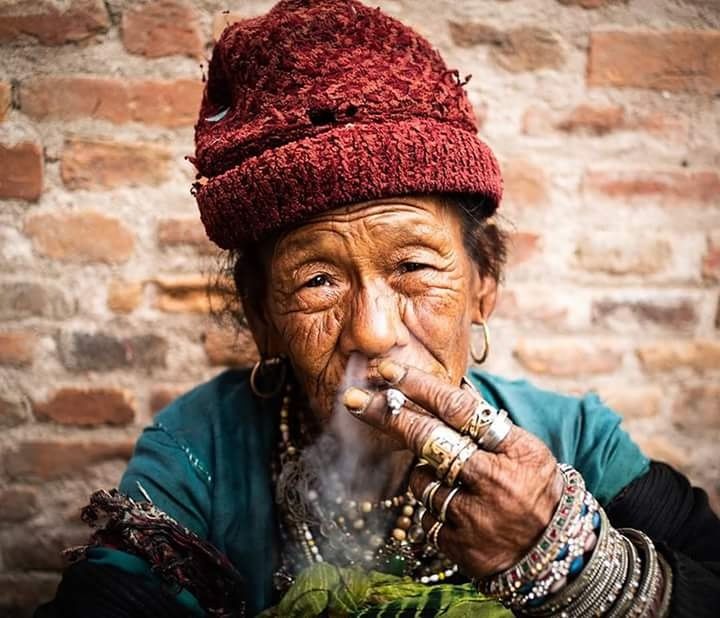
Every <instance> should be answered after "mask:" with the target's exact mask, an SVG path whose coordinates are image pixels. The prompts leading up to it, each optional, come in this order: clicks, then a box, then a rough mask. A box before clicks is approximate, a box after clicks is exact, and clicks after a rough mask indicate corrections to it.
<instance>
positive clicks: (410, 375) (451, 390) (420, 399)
mask: <svg viewBox="0 0 720 618" xmlns="http://www.w3.org/2000/svg"><path fill="white" fill-rule="evenodd" d="M378 371H379V372H380V374H381V375H382V376H383V378H385V379H386V380H387V381H388V382H390V383H391V384H392V385H393V387H394V388H397V389H400V390H402V393H403V394H404V395H406V396H407V397H409V398H410V399H411V400H412V401H413V402H414V403H415V404H417V405H418V406H420V407H421V408H422V409H425V410H428V411H429V412H430V413H432V414H434V415H435V416H437V417H438V418H440V419H442V420H443V421H444V422H445V423H447V424H448V425H450V426H451V427H453V428H454V429H457V430H460V429H462V428H463V427H465V425H466V423H467V422H468V421H469V420H470V419H471V418H472V417H474V416H475V415H476V414H478V413H484V414H486V415H487V416H488V417H490V418H492V415H493V414H495V413H496V412H497V410H496V409H495V408H494V407H493V406H491V405H490V404H489V403H487V402H486V401H485V400H484V399H483V398H482V395H480V393H478V391H477V390H476V389H475V388H474V386H472V384H470V383H469V382H466V383H464V384H462V385H461V386H459V387H456V386H453V385H452V384H448V383H447V382H444V381H443V380H441V379H439V378H437V377H436V376H433V375H430V374H428V373H425V372H424V371H421V370H420V369H417V368H415V367H409V366H404V365H401V364H400V363H397V362H395V361H391V360H385V361H383V362H382V363H380V366H379V367H378ZM510 433H512V431H511V432H510ZM509 438H510V434H508V435H507V436H506V439H504V440H502V441H501V442H500V444H498V445H497V446H496V447H495V448H493V452H496V453H505V452H507V449H508V447H509V445H510V444H511V443H512V441H511V440H509Z"/></svg>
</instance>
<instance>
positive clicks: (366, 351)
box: [341, 283, 410, 358]
mask: <svg viewBox="0 0 720 618" xmlns="http://www.w3.org/2000/svg"><path fill="white" fill-rule="evenodd" d="M400 303H401V299H400V298H399V296H398V295H397V294H396V293H394V292H393V290H391V289H390V288H389V287H388V286H387V285H384V284H382V283H370V284H365V285H364V286H363V287H362V288H361V289H360V290H358V293H357V294H356V295H355V297H354V298H353V300H352V302H351V309H350V311H349V313H348V315H347V316H346V323H345V327H344V328H343V332H342V336H341V348H342V350H343V352H344V353H345V354H348V355H349V354H351V353H353V352H356V353H360V354H362V355H363V356H366V357H367V358H377V357H382V356H383V355H386V354H387V353H388V352H390V350H392V348H394V347H396V346H404V345H407V343H408V340H409V338H410V333H409V332H408V329H407V327H406V326H405V323H404V322H403V320H402V315H401V305H400Z"/></svg>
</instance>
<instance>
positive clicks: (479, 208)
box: [216, 193, 508, 326]
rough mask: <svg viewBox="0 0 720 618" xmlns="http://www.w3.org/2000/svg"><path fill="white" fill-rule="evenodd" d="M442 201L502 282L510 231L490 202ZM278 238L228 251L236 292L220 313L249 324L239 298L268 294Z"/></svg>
mask: <svg viewBox="0 0 720 618" xmlns="http://www.w3.org/2000/svg"><path fill="white" fill-rule="evenodd" d="M436 197H437V198H438V199H439V200H440V202H441V203H442V204H443V205H445V206H447V207H449V208H454V209H456V210H457V212H458V213H459V214H460V219H461V224H462V228H463V243H464V245H465V250H466V251H467V252H468V254H469V255H470V258H471V259H472V260H473V261H474V262H475V263H476V264H477V266H478V269H479V270H480V273H481V274H482V275H484V276H490V277H492V278H493V279H495V280H496V281H498V282H500V281H501V280H502V276H503V269H504V266H505V261H506V259H507V251H508V233H507V232H506V231H505V230H503V229H502V228H501V227H500V226H499V225H498V223H497V221H496V219H495V217H490V216H489V214H488V213H489V205H488V204H487V201H486V200H485V199H484V198H483V197H482V196H480V195H476V194H464V193H440V194H437V195H436ZM276 238H277V235H276V236H273V237H271V238H266V239H264V240H262V241H259V242H256V243H252V244H249V245H246V246H245V247H243V248H242V249H232V250H230V251H228V252H227V254H226V256H225V260H224V263H223V264H222V266H221V272H220V278H222V279H230V280H231V281H232V283H233V285H234V287H235V290H234V294H233V295H231V297H230V298H228V299H227V303H226V306H224V307H223V308H222V309H221V310H220V311H216V313H219V314H221V315H222V314H228V313H229V314H230V315H231V316H232V317H233V318H235V320H236V321H237V322H238V323H239V324H240V325H241V326H247V323H246V321H245V317H244V315H243V311H242V307H241V305H240V302H239V301H245V302H250V303H257V302H259V301H260V299H262V298H264V295H265V292H266V290H265V278H264V269H265V259H266V258H267V256H268V255H269V249H270V247H272V246H273V245H274V242H275V240H276Z"/></svg>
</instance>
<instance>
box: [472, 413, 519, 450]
mask: <svg viewBox="0 0 720 618" xmlns="http://www.w3.org/2000/svg"><path fill="white" fill-rule="evenodd" d="M510 429H512V421H511V420H510V419H509V418H508V413H507V411H505V410H500V412H499V413H498V415H497V416H496V417H495V419H494V420H493V422H492V423H491V424H490V427H488V428H487V431H486V432H485V433H484V435H483V437H482V438H481V439H480V440H478V446H479V447H480V448H482V449H484V450H486V451H490V452H495V451H497V447H498V446H500V443H501V442H502V441H503V440H504V439H505V438H507V435H508V434H509V433H510Z"/></svg>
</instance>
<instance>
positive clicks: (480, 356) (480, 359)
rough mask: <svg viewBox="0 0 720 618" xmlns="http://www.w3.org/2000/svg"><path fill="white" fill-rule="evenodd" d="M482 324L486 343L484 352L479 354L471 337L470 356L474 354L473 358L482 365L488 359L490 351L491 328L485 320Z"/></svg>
mask: <svg viewBox="0 0 720 618" xmlns="http://www.w3.org/2000/svg"><path fill="white" fill-rule="evenodd" d="M480 326H481V327H482V332H483V343H484V345H483V351H482V354H478V353H477V352H476V351H475V346H473V343H472V338H471V339H470V356H472V359H473V360H474V361H475V362H476V363H477V364H478V365H482V364H483V363H484V362H485V361H486V360H487V357H488V354H489V353H490V329H489V328H488V325H487V323H486V322H485V320H483V321H482V322H480Z"/></svg>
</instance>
